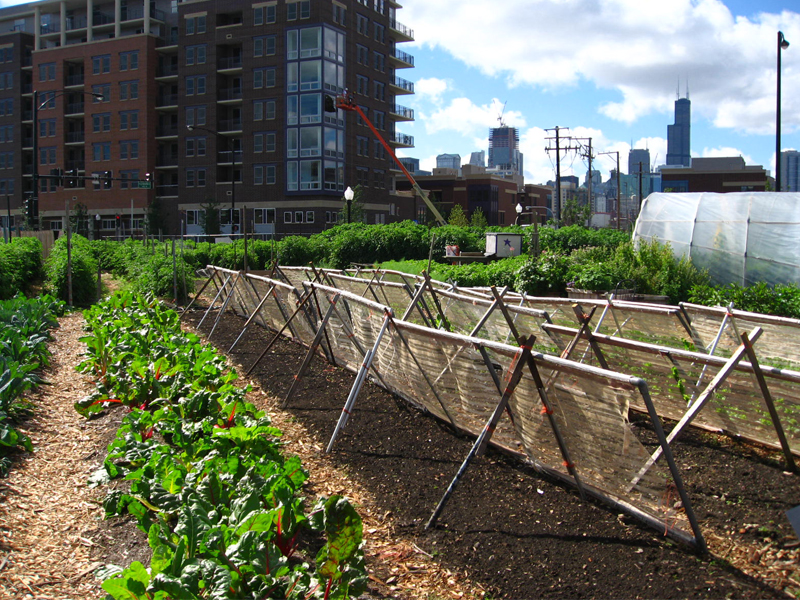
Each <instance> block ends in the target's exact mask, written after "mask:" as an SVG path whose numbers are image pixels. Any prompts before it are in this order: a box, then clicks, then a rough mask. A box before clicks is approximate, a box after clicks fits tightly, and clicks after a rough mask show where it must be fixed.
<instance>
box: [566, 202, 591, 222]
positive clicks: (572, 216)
mask: <svg viewBox="0 0 800 600" xmlns="http://www.w3.org/2000/svg"><path fill="white" fill-rule="evenodd" d="M591 218H592V207H591V205H589V204H585V205H583V206H581V205H579V204H578V199H577V198H575V197H574V196H573V197H572V198H569V199H568V200H567V202H566V203H565V204H564V211H563V213H562V215H561V222H562V224H563V225H576V224H577V225H586V223H587V222H588V221H589V219H591Z"/></svg>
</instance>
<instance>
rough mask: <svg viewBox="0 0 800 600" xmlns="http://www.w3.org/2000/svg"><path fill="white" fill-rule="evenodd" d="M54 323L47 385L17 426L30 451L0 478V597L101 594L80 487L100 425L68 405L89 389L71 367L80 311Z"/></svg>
mask: <svg viewBox="0 0 800 600" xmlns="http://www.w3.org/2000/svg"><path fill="white" fill-rule="evenodd" d="M60 324H61V327H60V328H59V329H57V330H55V331H53V337H54V341H53V342H52V343H51V344H50V349H51V351H52V353H53V356H52V358H51V364H50V367H49V368H48V369H46V370H45V372H44V378H45V379H46V380H47V381H49V382H50V383H51V384H52V385H45V386H42V387H41V388H39V390H38V391H37V393H36V394H35V396H34V398H33V402H34V404H35V414H34V416H33V417H32V418H31V419H30V420H29V421H28V422H27V423H25V425H24V426H23V427H21V429H22V430H23V431H24V432H25V433H27V434H28V435H29V436H30V438H31V439H32V440H33V444H34V448H35V451H34V453H33V454H28V453H26V454H25V455H23V456H21V457H20V459H19V460H18V461H16V463H15V464H14V465H13V467H12V470H11V474H10V476H9V477H8V479H3V480H0V551H2V557H0V597H2V598H36V599H37V600H46V599H51V598H52V599H54V600H55V599H72V598H75V599H88V598H102V597H104V593H103V592H102V590H101V589H100V586H99V585H98V584H97V582H96V580H95V578H94V577H93V576H92V571H93V570H94V569H96V568H97V567H98V566H99V565H100V563H99V562H97V561H95V560H93V559H92V547H93V546H95V545H96V543H95V542H94V541H92V540H91V539H90V538H91V531H92V530H93V529H95V523H96V520H97V519H98V518H99V517H100V516H101V515H102V510H101V509H98V504H97V493H96V492H94V491H93V490H89V489H88V488H87V487H86V480H87V477H88V476H89V474H90V473H91V472H92V471H93V470H95V469H96V468H97V467H98V466H99V463H100V461H101V460H102V457H101V453H100V452H98V443H99V441H100V440H101V439H102V438H103V433H102V431H101V430H100V428H99V427H98V426H97V424H95V423H92V422H87V421H86V420H85V419H83V418H82V417H81V416H80V415H78V413H77V412H75V410H74V409H73V407H72V405H73V403H74V402H75V401H77V400H79V399H80V398H81V397H82V396H84V395H86V394H87V393H88V391H89V390H90V389H91V384H90V383H89V382H88V381H85V380H84V379H83V378H81V377H80V376H79V375H78V374H77V373H76V372H75V371H74V368H73V367H74V365H75V364H76V363H77V361H78V355H79V352H80V342H78V337H79V336H80V335H81V334H82V331H81V326H82V324H83V316H82V315H80V314H79V313H78V314H72V315H68V316H66V317H63V318H62V319H60Z"/></svg>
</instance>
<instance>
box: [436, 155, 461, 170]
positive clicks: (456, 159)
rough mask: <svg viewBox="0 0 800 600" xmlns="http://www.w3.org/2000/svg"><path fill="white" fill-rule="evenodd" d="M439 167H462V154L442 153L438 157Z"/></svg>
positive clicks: (456, 168) (437, 163) (437, 166)
mask: <svg viewBox="0 0 800 600" xmlns="http://www.w3.org/2000/svg"><path fill="white" fill-rule="evenodd" d="M436 168H437V169H455V170H458V169H460V168H461V155H460V154H440V155H439V156H437V157H436Z"/></svg>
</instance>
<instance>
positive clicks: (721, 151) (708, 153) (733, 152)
mask: <svg viewBox="0 0 800 600" xmlns="http://www.w3.org/2000/svg"><path fill="white" fill-rule="evenodd" d="M700 156H701V157H703V158H715V157H728V156H741V157H742V158H743V159H744V162H745V164H747V165H752V164H753V159H752V158H751V157H750V156H749V155H747V154H745V153H744V152H742V151H741V150H739V149H738V148H730V147H720V148H703V152H701V153H700ZM761 166H762V167H763V166H764V165H761ZM767 166H769V165H767Z"/></svg>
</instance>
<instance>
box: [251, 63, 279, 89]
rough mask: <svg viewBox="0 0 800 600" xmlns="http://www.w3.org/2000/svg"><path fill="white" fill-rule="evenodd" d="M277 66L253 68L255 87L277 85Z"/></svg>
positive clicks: (261, 87)
mask: <svg viewBox="0 0 800 600" xmlns="http://www.w3.org/2000/svg"><path fill="white" fill-rule="evenodd" d="M275 73H276V70H275V67H267V68H263V69H253V89H256V90H260V89H263V88H272V87H275Z"/></svg>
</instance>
